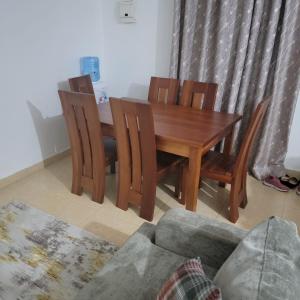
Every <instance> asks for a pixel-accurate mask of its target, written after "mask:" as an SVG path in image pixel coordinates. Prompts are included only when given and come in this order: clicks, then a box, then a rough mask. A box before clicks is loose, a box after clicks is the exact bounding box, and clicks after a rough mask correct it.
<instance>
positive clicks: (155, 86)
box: [148, 77, 179, 104]
mask: <svg viewBox="0 0 300 300" xmlns="http://www.w3.org/2000/svg"><path fill="white" fill-rule="evenodd" d="M178 90H179V80H177V79H173V78H160V77H151V81H150V87H149V94H148V101H149V102H151V103H164V104H176V102H177V96H178Z"/></svg>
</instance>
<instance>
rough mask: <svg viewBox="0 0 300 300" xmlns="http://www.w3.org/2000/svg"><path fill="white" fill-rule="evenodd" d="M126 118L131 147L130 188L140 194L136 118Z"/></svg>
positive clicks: (139, 156)
mask: <svg viewBox="0 0 300 300" xmlns="http://www.w3.org/2000/svg"><path fill="white" fill-rule="evenodd" d="M126 118H127V124H128V131H129V138H130V145H131V148H130V149H131V162H132V170H131V172H132V180H131V182H132V188H133V190H135V191H137V192H139V193H140V192H141V190H142V162H141V146H140V138H139V130H138V124H137V116H136V115H133V114H126Z"/></svg>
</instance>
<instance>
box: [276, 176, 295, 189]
mask: <svg viewBox="0 0 300 300" xmlns="http://www.w3.org/2000/svg"><path fill="white" fill-rule="evenodd" d="M279 180H280V182H281V183H282V184H284V185H285V186H287V187H288V188H290V189H294V188H295V187H296V186H297V185H298V184H299V180H298V179H297V178H296V177H290V176H289V175H285V176H282V177H280V178H279Z"/></svg>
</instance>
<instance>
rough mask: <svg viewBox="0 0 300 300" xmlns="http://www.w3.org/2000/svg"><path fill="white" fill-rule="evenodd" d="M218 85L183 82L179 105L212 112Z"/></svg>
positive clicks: (190, 81)
mask: <svg viewBox="0 0 300 300" xmlns="http://www.w3.org/2000/svg"><path fill="white" fill-rule="evenodd" d="M217 90H218V85H217V84H216V83H206V82H198V81H193V80H184V82H183V86H182V91H181V96H180V99H179V105H183V106H191V107H193V108H196V109H203V110H214V108H215V102H216V95H217Z"/></svg>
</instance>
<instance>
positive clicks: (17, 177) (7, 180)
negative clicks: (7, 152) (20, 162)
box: [0, 149, 71, 189]
mask: <svg viewBox="0 0 300 300" xmlns="http://www.w3.org/2000/svg"><path fill="white" fill-rule="evenodd" d="M70 153H71V152H70V149H67V150H65V151H63V152H61V153H58V154H55V155H53V156H51V157H49V158H47V159H45V160H43V161H41V162H39V163H37V164H34V165H33V166H31V167H28V168H26V169H23V170H21V171H19V172H17V173H15V174H13V175H10V176H8V177H5V178H3V179H0V189H2V188H4V187H6V186H7V185H9V184H12V183H14V182H16V181H18V180H20V179H22V178H24V177H27V176H29V175H31V174H32V173H35V172H37V171H40V170H42V169H44V168H45V167H47V166H49V165H51V164H53V163H54V162H56V161H59V160H61V159H62V158H64V157H66V156H69V155H70Z"/></svg>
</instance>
